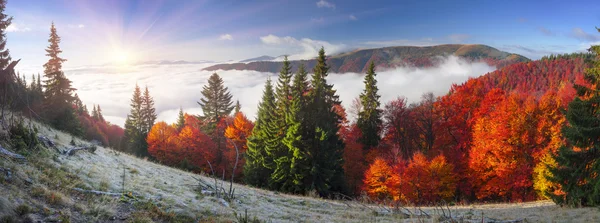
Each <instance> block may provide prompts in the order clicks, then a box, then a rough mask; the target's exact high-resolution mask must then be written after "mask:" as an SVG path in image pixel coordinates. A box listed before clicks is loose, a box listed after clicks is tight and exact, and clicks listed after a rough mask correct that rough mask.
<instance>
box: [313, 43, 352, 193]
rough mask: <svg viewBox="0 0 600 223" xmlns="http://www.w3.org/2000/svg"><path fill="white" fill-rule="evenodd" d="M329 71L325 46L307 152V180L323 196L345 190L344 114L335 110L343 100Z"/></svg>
mask: <svg viewBox="0 0 600 223" xmlns="http://www.w3.org/2000/svg"><path fill="white" fill-rule="evenodd" d="M328 72H329V66H328V65H327V63H326V57H325V50H324V49H323V48H321V50H320V51H319V56H318V57H317V64H316V66H315V67H314V69H313V75H312V80H311V87H312V89H311V91H310V93H309V94H308V117H311V118H310V119H309V120H308V121H307V122H306V123H307V124H306V127H307V128H309V130H308V131H307V138H308V140H309V142H308V144H307V146H308V148H309V149H308V152H307V154H308V159H309V160H310V161H309V162H310V163H311V165H310V167H311V170H310V175H309V176H308V177H309V180H308V181H307V182H309V183H310V186H309V188H310V189H311V190H312V189H314V190H316V191H317V192H318V193H319V194H320V195H321V196H329V195H331V193H332V192H344V190H345V186H344V179H343V176H344V170H343V168H342V165H343V149H344V142H343V141H342V139H340V137H339V136H338V134H337V133H338V130H339V128H340V124H341V122H342V117H340V116H339V115H338V114H337V113H336V112H335V110H334V107H335V106H340V104H341V102H340V101H339V96H337V95H336V91H335V90H333V85H330V84H327V80H326V78H327V75H328Z"/></svg>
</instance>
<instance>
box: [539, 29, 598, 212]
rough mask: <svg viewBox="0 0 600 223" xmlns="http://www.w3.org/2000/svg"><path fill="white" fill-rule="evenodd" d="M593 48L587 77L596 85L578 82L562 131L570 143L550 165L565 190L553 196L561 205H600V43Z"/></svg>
mask: <svg viewBox="0 0 600 223" xmlns="http://www.w3.org/2000/svg"><path fill="white" fill-rule="evenodd" d="M598 31H599V32H600V29H598ZM590 51H591V52H592V53H594V54H595V56H596V58H595V59H594V60H593V61H592V67H591V68H588V69H586V72H585V79H586V80H587V81H588V82H589V83H590V85H591V86H592V87H586V86H583V85H575V88H576V89H577V97H576V98H575V99H574V100H573V101H572V102H571V103H569V107H568V109H567V111H566V119H567V122H568V125H566V126H564V127H563V131H562V132H563V135H564V136H565V138H566V144H565V145H563V146H562V147H560V148H559V150H558V152H557V154H556V155H555V156H554V159H555V160H556V163H557V166H556V167H549V169H550V172H551V173H552V177H549V180H550V181H552V182H555V183H558V184H559V185H560V189H561V191H562V192H564V194H562V193H551V194H549V196H550V197H552V199H553V200H554V201H555V202H556V203H557V204H561V205H562V204H566V205H568V206H600V176H598V173H600V89H599V88H598V84H600V45H595V46H592V47H591V48H590Z"/></svg>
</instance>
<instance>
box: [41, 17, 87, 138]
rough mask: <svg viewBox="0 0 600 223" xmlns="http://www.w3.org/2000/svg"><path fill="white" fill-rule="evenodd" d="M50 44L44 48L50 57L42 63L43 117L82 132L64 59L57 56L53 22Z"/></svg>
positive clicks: (73, 89)
mask: <svg viewBox="0 0 600 223" xmlns="http://www.w3.org/2000/svg"><path fill="white" fill-rule="evenodd" d="M48 42H49V43H50V46H48V48H47V49H46V53H47V54H46V56H49V57H50V59H49V60H48V62H46V64H44V76H45V77H46V80H45V81H44V84H45V85H44V88H45V91H44V105H43V110H44V116H45V117H44V118H45V119H46V121H48V122H49V123H50V124H51V125H53V126H54V127H55V128H57V129H60V130H65V131H68V132H70V133H72V134H75V135H78V136H79V135H81V134H83V132H82V130H81V127H80V124H79V121H78V119H77V117H76V116H75V110H74V109H73V104H74V102H75V97H74V96H73V92H75V90H76V89H75V88H73V87H72V86H71V81H70V80H69V79H68V78H67V77H66V76H65V74H64V73H63V72H62V63H63V62H64V61H66V60H65V59H63V58H61V57H60V56H59V54H60V53H62V50H61V49H60V47H59V45H58V44H59V43H60V37H59V36H58V34H57V32H56V27H54V23H52V26H51V27H50V38H49V39H48Z"/></svg>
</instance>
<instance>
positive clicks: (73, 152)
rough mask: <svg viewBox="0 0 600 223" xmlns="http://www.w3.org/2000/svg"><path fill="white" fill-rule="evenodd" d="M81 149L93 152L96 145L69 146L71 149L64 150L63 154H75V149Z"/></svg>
mask: <svg viewBox="0 0 600 223" xmlns="http://www.w3.org/2000/svg"><path fill="white" fill-rule="evenodd" d="M81 150H88V151H89V152H94V151H96V147H95V146H84V147H75V148H71V149H69V150H67V151H66V152H64V155H67V156H72V155H75V153H76V152H77V151H81Z"/></svg>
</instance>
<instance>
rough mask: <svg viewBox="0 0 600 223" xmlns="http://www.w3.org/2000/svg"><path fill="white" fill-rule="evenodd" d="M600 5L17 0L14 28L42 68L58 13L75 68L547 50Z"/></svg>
mask: <svg viewBox="0 0 600 223" xmlns="http://www.w3.org/2000/svg"><path fill="white" fill-rule="evenodd" d="M598 11H600V4H598V3H597V2H596V1H553V0H549V1H479V0H472V1H461V0H453V1H447V0H440V1H437V0H433V1H422V0H416V1H412V0H411V1H401V0H374V1H363V0H354V1H351V0H295V1H292V0H272V1H267V0H258V1H237V0H236V1H233V0H218V1H216V0H215V1H213V0H131V1H130V0H106V1H96V0H8V5H7V9H6V14H8V15H10V16H13V18H14V19H13V25H12V26H11V27H10V28H9V30H7V31H8V47H9V49H10V50H11V53H12V55H13V57H14V58H26V60H24V61H23V65H22V66H24V67H25V66H31V67H39V69H40V70H41V65H42V64H43V63H44V62H45V60H47V58H45V56H44V53H45V52H44V49H45V47H46V46H47V45H48V43H47V39H48V33H49V26H50V23H51V22H55V24H56V26H57V29H58V34H59V35H60V36H61V37H62V43H61V47H62V49H63V51H64V53H63V56H64V57H65V58H67V59H68V60H69V61H68V62H67V63H66V64H65V67H69V66H72V67H76V66H83V65H90V64H103V63H108V62H114V61H120V60H125V59H126V60H127V61H134V60H135V61H147V60H192V61H197V60H210V61H229V60H242V59H248V58H252V57H258V56H262V55H269V56H279V55H283V54H287V55H298V56H300V57H308V56H309V55H310V56H313V55H315V53H313V51H315V49H316V48H319V47H320V46H324V47H325V48H326V50H327V51H328V53H330V54H331V53H340V52H344V51H348V50H352V49H356V48H375V47H382V46H394V45H436V44H443V43H479V44H486V45H490V46H492V47H495V48H498V49H501V50H505V51H508V52H514V53H519V54H522V55H524V56H527V57H529V58H532V59H538V58H540V57H541V56H543V55H547V54H550V53H565V52H574V51H581V50H584V49H586V48H587V47H588V46H589V45H590V44H591V43H594V42H600V35H598V32H597V31H596V30H595V26H598V25H600V14H599V13H598ZM124 58H125V59H124Z"/></svg>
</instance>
